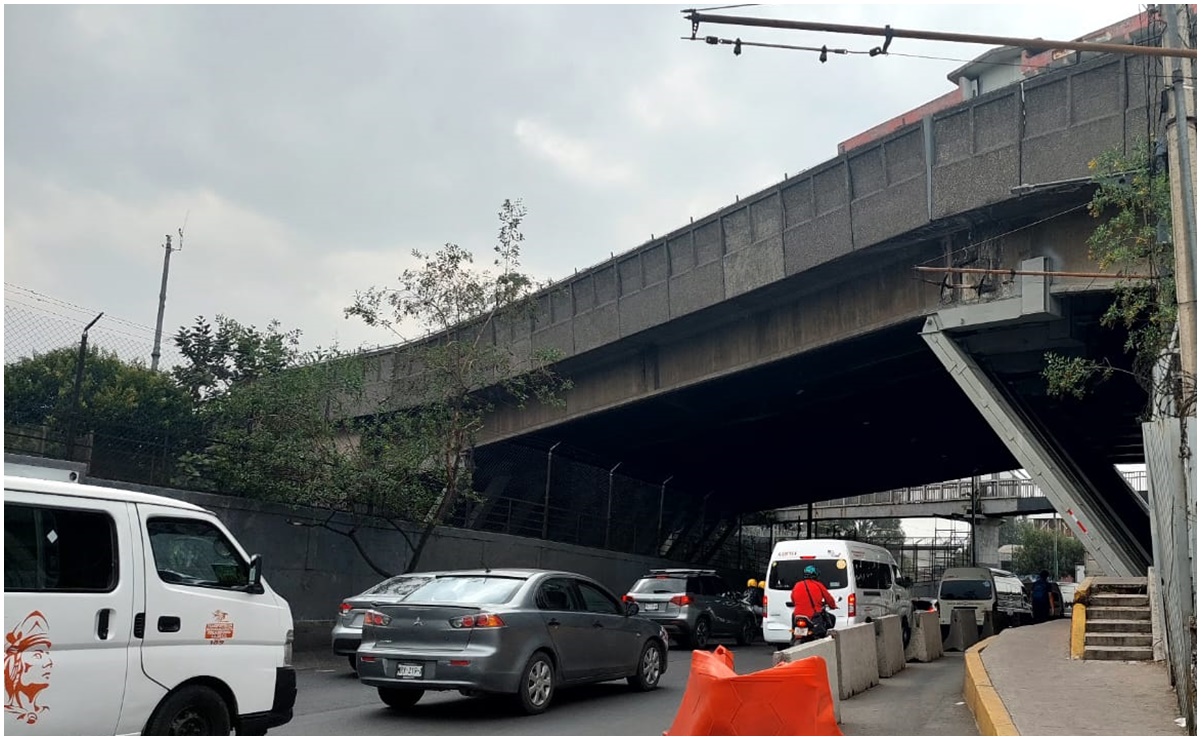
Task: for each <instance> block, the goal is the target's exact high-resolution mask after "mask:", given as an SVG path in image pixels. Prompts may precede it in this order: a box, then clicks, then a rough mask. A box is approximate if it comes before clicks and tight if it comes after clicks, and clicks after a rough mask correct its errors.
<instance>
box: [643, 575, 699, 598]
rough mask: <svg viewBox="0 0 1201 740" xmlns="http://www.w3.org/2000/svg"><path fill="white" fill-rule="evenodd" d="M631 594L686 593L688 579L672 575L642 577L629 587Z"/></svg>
mask: <svg viewBox="0 0 1201 740" xmlns="http://www.w3.org/2000/svg"><path fill="white" fill-rule="evenodd" d="M630 593H632V594H686V593H688V581H687V580H686V579H684V578H676V577H673V576H653V577H651V578H643V579H641V580H639V581H638V582H637V583H635V584H634V587H633V588H631V589H630Z"/></svg>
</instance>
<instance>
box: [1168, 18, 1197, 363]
mask: <svg viewBox="0 0 1201 740" xmlns="http://www.w3.org/2000/svg"><path fill="white" fill-rule="evenodd" d="M1161 12H1162V15H1163V19H1164V22H1165V23H1166V28H1165V29H1164V33H1163V41H1162V44H1163V47H1164V48H1165V49H1171V50H1181V49H1186V50H1187V48H1188V39H1187V37H1186V36H1185V33H1184V29H1186V28H1188V22H1187V13H1188V6H1187V5H1164V6H1163V9H1162V11H1161ZM1182 16H1184V18H1182ZM1192 51H1193V53H1194V57H1193V58H1194V59H1195V58H1196V56H1195V54H1196V50H1192ZM1163 66H1164V76H1165V77H1166V78H1167V79H1169V80H1171V81H1172V94H1171V95H1170V96H1168V122H1167V138H1168V140H1167V145H1168V181H1169V184H1170V186H1171V189H1172V244H1173V248H1174V249H1175V252H1176V276H1177V277H1176V309H1177V321H1178V322H1179V324H1180V366H1181V370H1183V371H1184V373H1185V375H1186V376H1187V377H1189V378H1193V379H1196V377H1197V277H1196V276H1197V271H1196V270H1197V266H1196V255H1197V210H1196V208H1197V203H1196V200H1195V197H1196V196H1195V194H1196V192H1197V182H1196V178H1197V170H1196V163H1195V162H1193V161H1192V156H1193V141H1195V139H1196V136H1197V88H1196V86H1195V84H1194V83H1193V82H1186V80H1189V78H1191V77H1192V76H1193V74H1194V70H1193V64H1192V62H1190V61H1188V60H1187V59H1180V58H1176V57H1172V58H1165V59H1164V60H1163Z"/></svg>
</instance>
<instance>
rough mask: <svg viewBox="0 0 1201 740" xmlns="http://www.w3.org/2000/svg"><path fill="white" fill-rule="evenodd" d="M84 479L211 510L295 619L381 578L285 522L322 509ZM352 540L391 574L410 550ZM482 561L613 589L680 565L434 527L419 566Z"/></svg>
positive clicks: (324, 613) (329, 610) (328, 612)
mask: <svg viewBox="0 0 1201 740" xmlns="http://www.w3.org/2000/svg"><path fill="white" fill-rule="evenodd" d="M86 482H87V483H90V484H93V485H103V486H109V487H112V488H121V489H125V490H135V491H144V492H146V493H154V494H158V495H161V496H168V497H170V498H174V499H179V500H182V501H188V502H190V503H194V504H197V505H199V506H203V507H205V508H206V509H209V510H210V511H212V512H214V513H215V514H216V515H217V516H218V517H219V518H220V519H221V521H222V522H224V523H225V526H227V527H228V528H229V530H230V531H231V532H232V533H233V534H234V536H235V537H237V538H238V541H239V542H241V543H242V546H243V547H244V548H246V549H247V550H249V551H250V552H251V553H260V554H262V556H263V573H264V575H265V577H266V579H267V581H268V582H269V583H270V584H271V587H272V588H274V589H275V590H276V591H278V592H279V593H280V594H281V595H282V596H283V597H284V598H286V599H287V600H288V603H289V604H290V605H291V607H292V618H293V619H294V620H296V621H297V622H303V621H311V620H332V619H333V618H334V616H335V614H336V613H337V609H338V604H340V603H341V601H342V599H344V598H345V597H347V596H353V595H354V594H357V593H359V592H360V591H362V590H363V589H365V588H367V587H368V586H371V585H373V584H375V583H378V582H379V581H381V580H383V579H382V577H381V576H380V575H379V574H377V573H376V572H375V571H373V570H372V569H371V568H370V567H369V566H368V565H367V563H366V562H365V561H364V560H363V558H362V556H360V555H359V553H358V552H357V551H356V549H355V546H354V544H353V543H352V542H351V541H350V539H349V538H347V537H345V536H343V535H340V534H336V533H334V532H331V531H329V530H327V529H323V528H320V527H308V526H296V525H293V524H290V522H293V521H296V522H309V523H313V522H321V521H324V520H326V519H328V517H329V512H327V511H322V510H318V509H312V508H309V507H300V506H297V507H290V506H283V505H280V504H273V503H267V502H263V501H253V500H249V499H241V498H233V497H229V496H218V495H215V494H208V493H197V492H194V491H180V490H176V489H171V488H159V487H155V486H142V485H137V484H132V483H119V482H113V481H102V480H96V479H92V478H88V479H86ZM330 524H331V525H332V526H335V527H338V528H340V529H347V528H349V526H350V525H351V521H350V520H349V519H348V518H347V517H345V516H342V515H339V516H336V517H334V518H333V519H332V520H330ZM410 536H411V537H412V538H413V539H414V540H416V537H415V536H413V535H412V534H411V535H410ZM358 539H359V542H360V543H362V545H363V547H364V549H365V550H367V552H368V553H370V554H371V557H372V559H373V560H374V561H375V562H376V563H377V564H379V565H380V566H381V567H383V568H385V569H386V570H388V571H389V572H396V573H398V572H400V571H401V569H402V568H403V567H404V565H405V562H406V561H407V559H408V557H409V553H410V552H411V550H410V549H409V547H408V545H407V544H406V543H405V541H404V538H402V537H401V536H400V534H398V533H397V532H396V531H395V530H392V529H388V528H381V527H378V526H373V525H370V524H363V526H361V528H360V530H359V531H358ZM483 565H487V566H489V567H493V568H500V567H514V568H526V567H528V568H554V569H562V570H568V571H573V572H577V573H583V574H585V575H588V576H591V577H592V578H595V579H596V580H598V581H600V582H601V583H603V584H604V585H605V586H607V587H608V588H610V589H611V590H613V591H614V592H615V593H616V594H617V595H621V594H623V593H625V591H626V589H628V588H629V587H630V586H631V585H633V583H634V581H636V580H637V579H638V578H639V577H640V576H642V575H643V574H644V573H645V572H646V569H648V568H651V567H682V566H683V564H681V563H674V562H671V561H668V560H662V559H655V558H647V557H639V556H635V555H627V554H624V553H619V552H610V551H607V550H595V549H590V548H585V547H576V546H574V545H567V544H563V543H559V542H546V541H542V540H536V539H529V538H525V537H513V536H510V535H504V534H495V533H491V532H475V531H471V530H464V529H453V528H450V527H439V528H438V529H437V530H435V533H434V535H433V537H431V539H430V542H429V544H428V545H427V546H426V550H425V552H424V554H423V555H422V558H421V562H420V564H419V566H418V568H419V569H420V570H439V569H454V568H478V567H480V566H483ZM331 624H332V621H331ZM325 637H326V638H328V634H326V635H325Z"/></svg>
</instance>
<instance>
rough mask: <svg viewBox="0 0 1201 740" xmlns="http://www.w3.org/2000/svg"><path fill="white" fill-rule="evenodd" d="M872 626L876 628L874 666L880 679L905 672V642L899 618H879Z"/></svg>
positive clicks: (894, 616)
mask: <svg viewBox="0 0 1201 740" xmlns="http://www.w3.org/2000/svg"><path fill="white" fill-rule="evenodd" d="M872 625H873V626H874V627H875V628H876V666H877V667H878V669H879V674H880V678H889V677H890V676H895V675H896V674H898V673H900V672H901V671H903V670H905V642H904V640H903V638H902V635H901V617H898V616H896V615H892V616H888V617H881V618H880V619H877V620H875V621H874V622H872ZM912 637H915V636H912ZM912 637H911V639H912Z"/></svg>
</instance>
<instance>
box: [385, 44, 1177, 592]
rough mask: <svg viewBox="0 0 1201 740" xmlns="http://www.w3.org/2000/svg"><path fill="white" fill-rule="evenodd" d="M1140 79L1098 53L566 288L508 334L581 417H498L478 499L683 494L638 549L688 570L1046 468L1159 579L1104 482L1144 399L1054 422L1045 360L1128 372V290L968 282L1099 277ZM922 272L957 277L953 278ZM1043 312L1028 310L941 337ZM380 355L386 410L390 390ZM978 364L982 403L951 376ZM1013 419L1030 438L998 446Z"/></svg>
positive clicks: (1117, 565)
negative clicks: (570, 454)
mask: <svg viewBox="0 0 1201 740" xmlns="http://www.w3.org/2000/svg"><path fill="white" fill-rule="evenodd" d="M1148 65H1153V63H1150V62H1148V61H1147V60H1145V59H1137V58H1126V57H1102V58H1099V59H1096V60H1094V61H1091V62H1087V63H1084V64H1081V65H1078V66H1075V67H1068V68H1066V69H1064V70H1061V71H1058V72H1055V73H1050V74H1046V75H1044V76H1041V77H1037V78H1034V79H1032V80H1027V81H1025V82H1023V83H1020V84H1015V85H1013V86H1011V87H1008V88H1004V89H1002V90H998V91H996V92H993V93H989V94H987V95H984V96H981V97H978V98H975V99H973V100H971V101H969V102H967V103H964V104H962V105H960V106H958V107H956V108H952V109H950V110H947V111H943V112H941V113H938V114H936V115H934V116H932V117H928V118H926V119H925V120H924V121H922V122H920V123H916V124H913V125H910V126H908V127H906V128H903V129H901V130H899V131H898V132H896V133H895V134H891V135H889V136H887V137H885V138H882V139H880V140H878V141H876V142H874V143H871V144H868V145H865V146H863V147H860V148H858V149H855V150H852V151H849V152H847V153H845V154H843V155H840V156H838V157H836V158H834V159H831V160H829V161H827V162H824V163H822V164H820V165H817V166H816V167H813V168H811V169H809V170H808V171H806V172H803V173H802V174H800V175H797V176H795V177H792V178H789V179H788V180H786V181H784V182H782V183H779V184H778V185H775V186H773V187H771V188H768V189H766V190H764V191H762V192H760V193H756V194H754V195H752V196H750V197H748V198H745V199H740V200H739V201H738V202H736V203H734V204H731V205H730V206H727V207H726V208H724V209H722V210H721V211H719V212H717V213H714V214H711V215H709V216H707V217H705V218H702V219H700V220H698V221H696V222H695V223H694V224H691V225H689V226H687V227H684V228H681V229H679V230H677V231H675V232H673V233H671V234H668V235H667V236H665V237H663V238H661V239H656V240H655V241H653V242H651V243H649V244H645V245H643V246H642V247H639V248H637V249H635V250H633V251H631V252H627V253H624V254H621V255H619V256H617V257H616V258H614V259H613V260H611V261H608V262H605V263H603V264H600V265H597V266H595V267H593V268H591V269H589V270H585V271H581V272H580V273H579V274H578V275H576V276H573V277H572V278H570V279H568V280H566V281H564V282H563V283H560V284H559V285H557V286H556V287H555V288H554V289H552V290H551V291H550V292H548V293H547V294H545V295H544V296H543V297H542V299H541V300H542V303H543V306H544V308H545V312H544V315H543V316H542V317H541V318H540V319H539V320H538V321H536V322H533V323H531V324H530V325H514V326H504V327H498V328H497V332H496V336H495V338H494V339H495V341H499V342H510V343H512V344H513V345H514V346H515V347H517V348H519V349H524V348H529V347H542V346H547V347H555V348H557V349H559V350H560V351H561V352H562V354H563V356H564V360H563V361H562V363H561V370H562V372H564V373H565V374H567V375H569V376H570V377H571V378H572V379H573V380H574V382H575V388H574V389H573V390H572V391H571V392H570V394H569V395H568V396H567V398H566V406H565V407H563V408H549V407H530V408H527V409H524V410H517V409H506V410H504V411H502V412H499V413H497V414H495V415H494V416H493V417H491V418H489V419H488V422H487V428H486V429H485V430H484V432H483V434H482V435H481V438H480V440H479V442H480V445H479V447H478V449H477V450H476V452H475V463H476V469H477V474H476V488H477V490H479V491H486V492H488V497H494V496H500V495H503V496H506V497H515V498H520V499H524V500H527V501H528V502H529V503H530V506H531V507H533V509H532V510H531V513H530V516H534V517H536V516H538V513H537V511H536V508H537V507H538V506H540V505H541V504H542V502H543V501H544V499H545V498H549V499H550V500H551V502H552V505H555V504H558V505H570V506H572V507H576V508H578V509H579V510H587V511H591V512H598V511H599V512H602V513H603V512H604V506H605V493H604V491H603V490H600V489H599V488H598V487H595V486H594V487H593V489H595V490H563V487H562V486H560V485H548V482H547V474H546V468H545V467H544V466H543V464H539V463H533V464H531V462H532V461H537V460H542V459H545V457H546V452H547V451H548V450H549V449H550V448H551V447H552V445H554V444H556V443H563V444H564V445H565V447H566V448H574V449H579V450H587V451H588V452H589V457H590V460H591V461H593V463H594V464H599V465H603V466H611V465H613V464H615V463H618V462H621V463H622V464H623V468H622V469H623V470H624V471H626V472H627V473H631V474H632V473H634V472H637V474H638V475H640V476H642V477H643V478H644V479H645V480H647V481H651V482H653V483H654V484H658V483H659V481H662V480H665V479H667V478H669V477H671V485H670V491H668V492H667V493H666V495H667V497H668V498H669V499H670V500H671V501H672V503H673V505H674V506H675V507H676V509H675V510H673V511H674V512H675V513H674V514H673V515H672V516H669V517H668V519H669V521H668V522H666V523H664V524H661V525H659V526H658V527H656V513H658V517H659V518H662V516H663V508H664V507H663V504H662V503H659V504H658V512H656V503H655V501H653V500H643V501H641V502H639V503H638V504H637V506H638V507H639V508H637V509H636V510H635V511H634V513H635V514H636V515H637V516H636V518H638V519H640V520H641V521H644V522H645V529H640V530H639V533H640V534H641V535H642V536H641V537H639V538H638V540H639V541H640V542H642V543H644V546H651V547H654V548H655V549H656V550H657V551H658V552H660V553H669V552H670V553H671V555H672V556H673V557H684V558H688V557H701V556H704V555H705V554H706V553H708V552H712V550H713V548H714V547H716V544H720V540H721V539H722V538H723V537H724V536H725V535H727V534H728V532H729V531H731V529H730V526H729V523H730V522H731V521H732V517H734V516H736V515H738V514H740V513H746V512H754V511H761V510H765V509H770V508H778V507H783V506H790V505H799V504H804V503H806V502H809V501H820V500H825V499H831V498H839V497H845V496H852V495H857V494H863V493H870V492H873V491H881V490H887V489H891V488H897V487H901V486H907V485H920V484H924V483H931V482H936V481H941V480H949V479H953V478H959V477H965V476H970V475H973V474H981V473H991V472H998V471H1003V470H1010V469H1014V468H1018V467H1024V468H1026V469H1027V470H1032V469H1038V470H1043V469H1046V470H1051V469H1052V468H1054V473H1053V474H1050V473H1049V474H1050V475H1052V477H1053V478H1054V480H1055V481H1057V482H1056V483H1055V485H1053V486H1051V488H1052V489H1054V490H1055V491H1057V493H1056V494H1055V495H1054V496H1053V499H1054V500H1053V503H1054V504H1055V506H1056V508H1057V510H1059V511H1060V513H1061V514H1063V515H1064V516H1065V517H1067V516H1068V515H1069V514H1068V512H1069V510H1070V511H1071V512H1072V514H1073V515H1077V516H1081V515H1083V516H1081V519H1082V521H1086V524H1085V526H1088V527H1092V531H1093V532H1094V538H1095V539H1097V540H1098V541H1103V542H1104V543H1106V544H1104V546H1102V545H1099V544H1098V543H1097V542H1086V545H1089V546H1090V550H1092V549H1093V548H1094V547H1099V548H1101V549H1102V550H1104V551H1105V552H1104V555H1103V557H1102V558H1100V559H1102V560H1103V561H1104V562H1105V563H1106V567H1107V568H1109V569H1111V570H1113V571H1115V574H1121V573H1124V572H1126V571H1137V569H1138V568H1139V567H1145V564H1146V562H1147V560H1148V557H1147V552H1148V551H1149V547H1150V535H1149V528H1148V525H1147V516H1146V512H1145V509H1142V510H1140V508H1139V505H1138V502H1137V501H1136V500H1135V498H1134V497H1133V494H1132V493H1131V491H1130V489H1129V487H1128V486H1126V484H1125V483H1124V481H1122V480H1121V479H1120V477H1118V476H1117V475H1116V474H1114V473H1113V472H1112V465H1113V464H1114V463H1123V462H1141V461H1142V459H1143V452H1142V445H1141V437H1140V429H1139V426H1138V420H1139V417H1140V414H1141V413H1142V411H1143V406H1144V403H1145V397H1144V394H1143V392H1142V391H1141V390H1140V389H1139V387H1138V386H1137V385H1136V383H1134V382H1133V380H1130V379H1129V378H1126V377H1124V376H1122V375H1121V374H1118V375H1116V376H1115V377H1114V378H1113V379H1112V380H1111V381H1109V382H1108V383H1105V384H1103V385H1101V386H1098V387H1097V388H1096V389H1095V391H1094V393H1093V394H1092V395H1091V396H1090V397H1088V398H1087V399H1086V400H1084V401H1074V400H1073V401H1061V400H1056V399H1052V398H1049V397H1048V396H1047V395H1046V393H1045V391H1044V383H1043V381H1042V379H1041V377H1040V371H1041V369H1042V367H1043V355H1044V353H1045V352H1047V351H1050V350H1056V351H1061V352H1066V353H1072V354H1079V355H1084V356H1088V357H1091V358H1094V359H1096V360H1098V361H1105V362H1109V363H1111V364H1113V365H1114V366H1115V367H1118V368H1127V367H1129V359H1128V357H1127V356H1126V355H1125V353H1124V352H1123V349H1122V342H1123V339H1124V338H1123V337H1122V336H1121V335H1119V333H1118V332H1115V331H1110V330H1107V329H1105V328H1103V327H1101V325H1100V316H1101V315H1102V313H1103V312H1104V310H1105V308H1106V307H1107V305H1108V303H1109V301H1110V299H1111V292H1110V291H1111V288H1112V285H1113V282H1112V281H1110V280H1105V279H1091V280H1081V279H1072V278H1049V279H1047V280H1045V281H1043V282H1041V283H1037V285H1036V284H1035V283H1032V282H1030V281H1027V282H1026V285H1025V286H1023V283H1022V281H1021V280H1018V279H1013V278H1010V277H1009V276H1006V275H992V276H986V277H984V278H980V277H979V276H974V275H966V274H963V273H957V272H956V271H955V270H956V268H963V267H985V268H994V269H995V268H1002V269H1016V268H1018V267H1019V266H1021V265H1022V264H1023V262H1026V261H1028V260H1031V259H1036V258H1039V259H1040V262H1038V263H1037V264H1041V265H1044V266H1045V268H1046V269H1049V270H1053V271H1068V272H1077V271H1083V272H1092V271H1095V270H1097V269H1098V268H1097V266H1096V265H1095V264H1094V263H1093V262H1091V261H1090V259H1089V257H1088V248H1087V246H1086V244H1085V240H1086V238H1087V237H1088V235H1089V234H1090V233H1091V230H1092V228H1093V226H1094V222H1093V220H1092V219H1091V218H1090V217H1089V216H1088V214H1087V212H1086V210H1085V208H1084V204H1086V203H1087V201H1088V199H1089V198H1090V196H1091V192H1092V190H1091V188H1092V186H1091V185H1090V184H1089V170H1088V162H1089V161H1090V160H1091V159H1092V158H1093V157H1095V156H1096V155H1097V154H1099V153H1100V152H1102V151H1103V150H1106V149H1108V148H1111V147H1115V146H1116V147H1122V148H1125V149H1126V150H1127V151H1134V150H1135V148H1136V146H1137V142H1138V141H1139V140H1140V139H1144V138H1145V137H1146V135H1147V107H1148V106H1147V97H1146V93H1145V91H1146V89H1147V86H1146V80H1147V78H1146V75H1147V74H1154V73H1155V71H1154V67H1153V66H1148ZM806 135H813V133H812V132H809V133H807V134H806ZM915 265H937V266H944V267H946V268H948V272H947V273H946V277H945V282H940V278H942V276H941V275H934V276H933V277H931V276H929V275H922V274H918V273H916V272H915V271H914V270H913V269H912V268H913V267H914V266H915ZM964 286H966V287H964ZM1023 290H1025V293H1024V292H1023ZM1024 295H1025V297H1024ZM1035 295H1037V301H1038V306H1039V307H1040V308H1039V310H1038V311H1036V312H1033V313H1027V314H1023V313H1021V312H1020V311H1017V312H1015V311H1009V310H1008V309H989V308H981V309H980V310H981V311H983V312H984V313H979V312H978V313H976V314H970V316H971V321H970V322H968V321H967V320H966V319H964V323H963V324H962V325H955V326H951V325H948V324H947V323H945V322H946V321H948V320H952V319H954V318H955V317H958V318H961V319H962V318H964V317H967V316H969V314H956V313H954V311H955V310H957V309H959V310H964V311H967V310H970V309H973V308H976V307H984V306H987V305H989V304H997V305H1005V306H1014V305H1018V306H1020V305H1021V304H1022V302H1023V301H1024V300H1033V296H1035ZM1015 301H1016V304H1015ZM990 311H993V312H994V313H989V312H990ZM982 316H992V317H993V319H995V320H993V319H984V318H981V317H982ZM931 321H933V322H934V323H933V324H931V323H930V322H931ZM940 322H942V323H940ZM932 337H933V338H939V337H941V338H944V339H947V340H948V342H949V344H948V343H947V342H943V343H942V344H940V345H939V347H934V346H933V345H932V344H931V340H932ZM947 352H958V353H959V355H958V356H956V357H953V358H952V357H949V356H948V355H947ZM379 359H380V361H381V362H380V366H379V375H378V376H377V378H378V382H377V386H376V390H377V393H378V394H386V393H387V388H388V384H389V379H390V377H391V373H392V372H395V369H394V368H393V366H392V357H391V355H389V354H387V353H381V354H380V355H379ZM965 361H967V362H969V363H970V364H972V370H971V373H970V374H972V375H973V378H974V380H973V383H975V386H974V389H973V390H972V391H971V392H969V389H967V388H965V387H964V382H963V377H964V376H963V372H962V371H961V369H959V370H956V369H953V368H952V366H953V364H954V363H956V362H958V363H960V365H962V364H963V362H965ZM981 388H984V389H986V390H987V391H988V392H990V393H992V398H991V400H988V401H985V400H983V399H982V397H981V396H980V394H979V393H977V392H976V391H979V389H981ZM998 399H999V400H998ZM1001 407H1004V408H1003V412H1004V413H1002V414H1001V415H1002V416H1007V417H1017V418H1020V419H1021V420H1022V423H1020V424H1016V425H1015V424H1008V425H1007V426H1005V425H1002V426H1005V428H1004V429H1001V428H999V427H998V425H997V418H996V417H997V414H998V413H1000V412H998V409H999V408H1001ZM1014 435H1017V437H1019V438H1022V439H1019V440H1018V442H1022V444H1018V443H1017V442H1015V440H1014ZM1027 438H1029V440H1034V441H1035V442H1036V444H1025V443H1024V440H1025V441H1028V440H1027ZM1031 455H1034V456H1035V457H1036V458H1038V459H1030V456H1031ZM1043 458H1054V464H1053V465H1051V464H1049V463H1048V464H1047V465H1043V464H1041V463H1040V462H1039V460H1042V459H1043ZM560 464H566V465H569V464H571V463H570V462H569V461H563V462H562V463H560ZM1107 471H1108V472H1107ZM555 480H558V479H555ZM1039 483H1040V487H1043V488H1044V489H1046V488H1047V487H1048V486H1047V484H1046V481H1045V480H1040V481H1039ZM1082 491H1083V492H1084V493H1081V492H1082ZM1048 495H1051V494H1050V493H1049V494H1048ZM1073 497H1077V498H1073ZM1080 497H1083V498H1080ZM645 498H651V497H644V499H645ZM1078 499H1079V500H1078ZM484 507H485V508H486V507H487V503H485V504H484ZM549 535H550V536H551V537H554V536H555V533H554V531H553V528H552V531H551V532H550V533H549ZM647 543H653V544H650V545H648V544H647ZM715 543H716V544H715ZM680 548H684V549H682V550H681V549H680Z"/></svg>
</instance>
